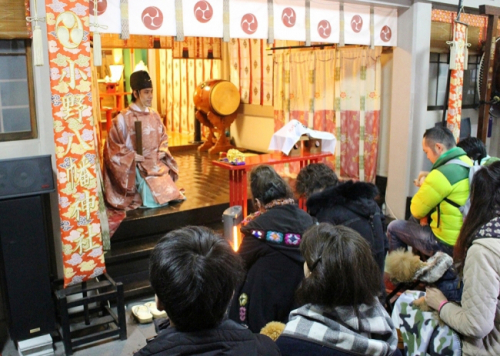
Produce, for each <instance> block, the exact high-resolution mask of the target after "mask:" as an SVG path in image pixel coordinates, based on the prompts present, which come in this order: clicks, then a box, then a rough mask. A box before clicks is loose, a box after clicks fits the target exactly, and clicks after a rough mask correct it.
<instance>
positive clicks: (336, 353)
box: [276, 223, 400, 356]
mask: <svg viewBox="0 0 500 356" xmlns="http://www.w3.org/2000/svg"><path fill="white" fill-rule="evenodd" d="M300 251H301V253H302V255H303V256H304V259H305V262H304V275H305V278H304V280H303V281H302V283H301V284H300V286H299V288H298V290H297V298H298V300H299V302H300V303H301V305H303V306H302V307H300V308H298V309H295V310H293V311H292V312H291V313H290V320H289V321H288V323H287V324H286V326H285V329H284V331H283V333H282V334H281V335H280V337H279V338H278V339H277V340H276V344H277V345H278V347H279V348H280V350H281V354H282V355H283V356H302V355H304V356H306V355H307V356H316V355H317V356H321V355H328V356H348V355H387V356H389V355H400V352H399V351H398V350H397V343H398V337H397V334H396V329H395V327H394V324H393V322H392V320H391V318H390V317H389V315H388V314H387V312H386V310H385V309H384V307H383V306H382V304H380V302H379V300H378V298H377V295H378V293H379V290H380V273H379V272H378V270H377V264H376V263H375V260H374V259H373V257H372V254H371V251H370V246H369V245H368V243H367V242H366V240H365V239H364V238H362V237H361V236H360V235H359V234H358V233H357V232H356V231H354V230H352V229H350V228H348V227H345V226H333V225H332V224H329V223H320V224H319V225H314V226H312V227H311V228H310V229H309V230H307V232H306V233H305V234H304V236H303V238H302V242H301V245H300Z"/></svg>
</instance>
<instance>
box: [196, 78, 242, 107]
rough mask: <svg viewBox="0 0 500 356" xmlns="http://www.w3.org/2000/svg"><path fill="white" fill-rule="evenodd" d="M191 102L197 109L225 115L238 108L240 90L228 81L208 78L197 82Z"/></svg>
mask: <svg viewBox="0 0 500 356" xmlns="http://www.w3.org/2000/svg"><path fill="white" fill-rule="evenodd" d="M193 102H194V105H195V106H196V108H197V109H198V110H201V111H203V112H205V113H208V112H213V113H216V114H218V115H221V116H227V115H231V114H233V113H234V112H235V111H236V110H238V106H239V105H240V92H239V91H238V88H236V86H235V85H234V84H233V83H231V82H230V81H227V80H222V79H210V80H207V81H205V82H203V83H200V84H198V86H197V87H196V90H195V91H194V97H193Z"/></svg>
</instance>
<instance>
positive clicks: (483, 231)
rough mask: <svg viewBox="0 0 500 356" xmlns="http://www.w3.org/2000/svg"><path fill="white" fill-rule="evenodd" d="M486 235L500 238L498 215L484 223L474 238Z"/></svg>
mask: <svg viewBox="0 0 500 356" xmlns="http://www.w3.org/2000/svg"><path fill="white" fill-rule="evenodd" d="M486 237H494V238H500V216H496V217H494V218H493V219H491V220H490V221H489V222H487V223H486V224H484V225H483V226H482V227H481V228H480V229H479V231H478V232H477V234H476V237H475V239H481V238H486Z"/></svg>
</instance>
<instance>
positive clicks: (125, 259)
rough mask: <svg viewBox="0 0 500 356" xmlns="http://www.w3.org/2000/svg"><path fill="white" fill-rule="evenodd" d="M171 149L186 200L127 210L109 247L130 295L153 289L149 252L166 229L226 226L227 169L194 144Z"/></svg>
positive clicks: (109, 258) (109, 259) (115, 272)
mask: <svg viewBox="0 0 500 356" xmlns="http://www.w3.org/2000/svg"><path fill="white" fill-rule="evenodd" d="M171 152H172V154H173V155H174V157H175V159H176V161H177V163H178V165H179V171H180V174H179V180H178V182H177V186H178V187H179V188H184V189H185V194H186V197H187V200H185V201H183V202H181V203H176V204H172V205H170V206H167V207H162V208H157V209H137V210H133V211H129V212H127V217H126V218H125V220H123V222H122V223H121V225H120V226H119V228H118V230H117V231H116V232H115V234H114V235H113V237H112V238H111V251H108V252H106V254H105V259H106V268H107V271H108V273H109V275H110V276H111V277H113V278H114V279H115V280H116V281H121V282H123V283H124V286H125V297H126V298H130V297H135V296H138V295H141V294H145V293H152V289H151V287H150V285H149V281H148V263H149V254H150V252H151V250H152V249H153V247H154V246H155V245H156V243H157V242H158V240H159V239H160V238H161V237H162V236H163V235H164V234H165V233H167V232H169V231H171V230H174V229H177V228H180V227H183V226H186V225H203V226H208V227H210V228H212V229H214V230H216V231H219V232H221V233H222V230H223V225H222V213H223V212H224V210H225V209H226V208H228V207H229V177H228V173H227V171H225V170H223V169H221V168H219V167H216V166H214V165H213V164H212V163H211V162H212V160H214V159H217V158H218V156H217V155H209V154H208V153H207V152H202V153H200V152H198V151H197V150H196V146H194V145H191V146H189V145H187V146H178V147H171Z"/></svg>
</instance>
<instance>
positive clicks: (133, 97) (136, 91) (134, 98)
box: [132, 90, 140, 103]
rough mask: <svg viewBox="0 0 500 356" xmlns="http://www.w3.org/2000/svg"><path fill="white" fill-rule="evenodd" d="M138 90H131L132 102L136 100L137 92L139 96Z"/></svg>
mask: <svg viewBox="0 0 500 356" xmlns="http://www.w3.org/2000/svg"><path fill="white" fill-rule="evenodd" d="M139 92H140V90H133V91H132V102H133V103H135V102H136V101H137V98H136V97H135V94H136V93H137V96H139V94H140V93H139Z"/></svg>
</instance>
